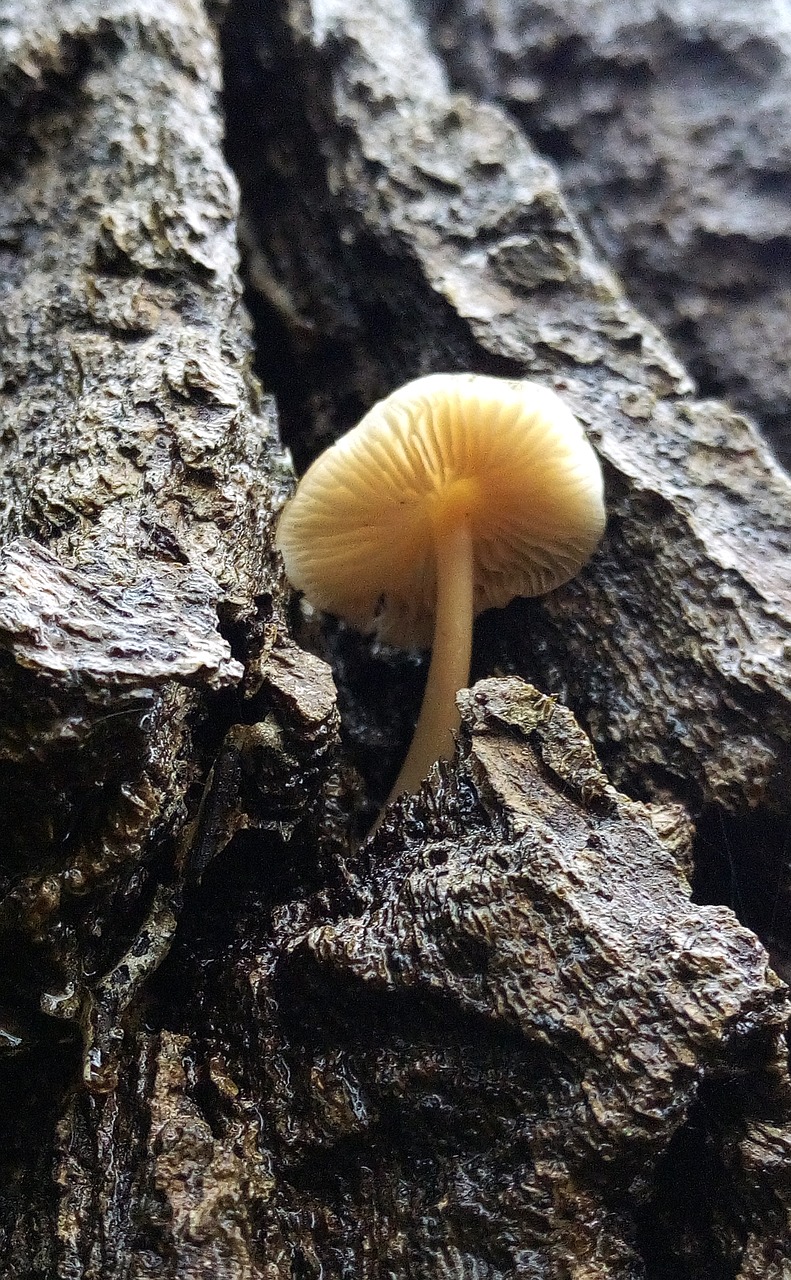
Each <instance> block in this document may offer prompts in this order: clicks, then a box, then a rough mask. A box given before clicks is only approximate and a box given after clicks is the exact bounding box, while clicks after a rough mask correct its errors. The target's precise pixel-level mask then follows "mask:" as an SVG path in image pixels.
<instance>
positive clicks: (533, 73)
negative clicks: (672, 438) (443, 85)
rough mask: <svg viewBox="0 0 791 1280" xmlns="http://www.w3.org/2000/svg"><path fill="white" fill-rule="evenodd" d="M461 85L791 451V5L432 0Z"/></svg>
mask: <svg viewBox="0 0 791 1280" xmlns="http://www.w3.org/2000/svg"><path fill="white" fill-rule="evenodd" d="M421 7H422V10H423V12H425V13H426V15H427V16H428V17H429V19H430V21H431V23H432V28H433V30H434V34H435V38H436V40H437V43H438V45H439V47H440V48H441V49H442V50H443V52H444V53H445V54H446V55H447V56H448V59H449V62H450V65H451V67H452V70H453V75H454V79H455V82H456V83H457V84H459V85H463V86H465V87H466V88H468V89H471V90H473V91H474V92H476V93H478V94H482V95H483V96H484V97H487V98H490V99H497V100H499V101H501V102H503V103H504V104H505V105H506V106H507V107H508V109H509V111H510V112H511V113H512V114H513V116H514V117H515V118H516V119H517V120H519V121H520V123H521V124H522V125H523V126H524V127H525V128H526V129H527V130H528V132H529V134H530V136H531V137H532V138H534V139H535V141H536V143H537V145H538V146H539V147H540V148H541V149H542V150H543V151H544V152H545V153H546V154H548V155H551V156H552V157H553V159H554V160H555V161H556V163H557V165H558V167H559V169H560V173H561V175H562V180H563V185H564V188H565V190H566V192H567V194H568V196H569V200H570V201H571V203H572V205H573V207H574V208H575V209H576V211H577V212H578V213H579V215H580V216H581V218H582V219H583V221H584V222H585V223H586V225H587V227H588V228H589V229H590V231H591V233H592V234H593V236H594V238H595V239H596V241H597V242H598V244H599V245H600V246H601V248H602V250H603V251H604V253H606V254H607V256H608V257H609V259H610V261H611V262H613V263H614V265H615V266H616V267H617V268H618V270H619V271H620V272H622V274H623V276H624V279H625V281H626V283H627V289H628V291H629V294H630V296H631V297H632V298H633V299H634V300H635V301H636V302H637V303H638V304H639V305H640V306H641V307H642V308H643V309H644V310H645V312H646V314H647V315H649V316H650V317H651V318H652V319H653V320H655V321H656V322H657V323H658V324H660V325H661V326H662V327H663V328H664V330H665V331H666V332H667V333H668V334H669V335H670V336H671V338H672V340H673V342H674V344H675V346H676V349H677V350H678V351H679V352H680V353H682V355H683V357H684V359H685V360H686V361H687V363H688V365H689V367H690V368H691V370H692V372H693V373H694V374H695V376H696V377H697V378H698V379H699V381H700V383H701V385H702V386H703V387H704V388H705V389H706V391H707V392H709V393H711V392H714V393H716V394H720V395H722V394H725V395H727V396H728V397H729V398H730V399H731V400H732V401H733V402H734V403H735V404H736V405H738V406H739V407H741V408H745V409H748V410H749V411H751V412H753V413H755V414H756V415H757V416H758V419H759V421H760V422H761V423H762V424H763V426H764V428H765V431H766V434H767V436H768V438H769V439H770V441H771V442H772V444H773V447H774V448H775V449H776V451H777V453H778V456H780V457H781V458H782V459H783V461H784V462H785V464H786V465H787V466H788V465H789V463H791V431H789V427H788V423H789V417H791V390H790V388H791V358H790V357H789V352H791V277H790V275H789V244H791V211H790V208H789V199H788V197H789V169H790V168H791V143H790V142H789V138H790V137H791V88H790V87H789V84H790V81H789V73H790V72H791V9H789V6H788V5H787V4H786V3H778V0H757V3H750V4H749V5H748V4H745V3H744V2H743V0H730V3H724V2H723V0H683V2H681V3H680V2H679V0H672V2H671V3H664V2H663V0H633V2H631V3H628V4H626V3H623V0H605V2H604V3H600V2H597V3H593V2H592V0H541V3H532V2H531V0H507V3H505V2H502V0H449V2H448V0H424V3H423V4H422V6H421Z"/></svg>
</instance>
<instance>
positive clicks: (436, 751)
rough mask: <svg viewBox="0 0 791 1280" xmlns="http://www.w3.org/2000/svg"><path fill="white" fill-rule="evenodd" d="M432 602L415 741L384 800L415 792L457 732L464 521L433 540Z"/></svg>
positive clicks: (467, 647) (468, 568)
mask: <svg viewBox="0 0 791 1280" xmlns="http://www.w3.org/2000/svg"><path fill="white" fill-rule="evenodd" d="M434 550H435V555H436V566H437V602H436V614H435V622H434V647H433V649H432V653H431V666H430V667H429V670H428V680H427V681H426V691H425V693H424V695H423V705H422V707H421V708H420V715H419V717H418V722H417V725H416V727H415V736H414V737H413V739H412V745H411V746H410V748H409V751H408V752H407V757H406V760H405V761H404V763H403V765H402V768H401V772H400V773H399V775H398V778H397V779H396V782H395V785H394V787H393V789H392V791H391V792H390V795H389V797H388V800H394V799H395V797H396V796H398V795H400V794H401V793H402V791H416V790H417V788H418V786H419V784H420V782H421V781H422V780H423V778H425V776H426V774H427V773H428V771H429V769H430V768H431V766H432V764H434V763H435V761H437V760H448V759H450V757H451V755H452V754H453V749H454V743H453V731H454V729H458V727H459V712H458V709H457V707H456V694H457V693H458V691H459V689H463V688H464V687H465V686H466V685H467V683H468V681H469V678H470V658H471V656H472V618H473V555H472V534H471V531H470V523H469V520H468V519H467V518H466V517H462V518H461V519H456V520H453V521H452V522H451V523H450V524H449V525H448V526H447V527H443V526H442V525H441V524H440V523H438V524H437V526H436V530H435V535H434Z"/></svg>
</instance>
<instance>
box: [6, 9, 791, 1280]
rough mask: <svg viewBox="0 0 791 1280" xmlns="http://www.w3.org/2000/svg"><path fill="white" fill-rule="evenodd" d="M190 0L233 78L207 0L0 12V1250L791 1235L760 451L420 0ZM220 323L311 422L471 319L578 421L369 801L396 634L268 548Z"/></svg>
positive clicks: (429, 1249)
mask: <svg viewBox="0 0 791 1280" xmlns="http://www.w3.org/2000/svg"><path fill="white" fill-rule="evenodd" d="M214 16H215V18H222V20H223V33H222V44H223V52H224V59H225V90H224V100H223V102H222V103H221V101H220V98H219V88H220V81H219V53H218V36H217V33H216V32H215V30H214V29H213V28H212V27H211V26H210V24H209V22H208V20H207V18H206V16H205V14H204V13H203V12H202V10H201V9H200V7H199V6H198V5H197V4H196V3H195V2H194V0H171V3H169V4H167V5H164V6H163V5H161V4H157V5H154V4H153V3H149V2H148V0H117V2H116V3H114V4H113V5H111V6H108V5H107V4H105V3H102V4H99V3H98V2H97V3H92V2H91V0H80V2H75V3H70V4H64V5H62V6H60V7H59V9H58V13H57V17H56V18H55V19H53V15H52V13H51V12H50V6H48V5H47V4H44V3H41V4H38V5H37V4H27V5H25V6H22V5H18V6H17V5H16V4H13V3H10V2H8V0H7V3H6V4H5V6H4V9H3V12H2V18H3V22H2V25H0V39H1V40H2V62H1V63H0V136H2V140H3V173H2V197H1V198H0V211H1V212H0V219H1V220H2V221H1V222H0V228H1V230H0V245H1V246H2V265H3V272H2V280H0V289H2V291H3V307H2V310H1V311H0V327H1V329H2V350H0V377H1V378H2V414H3V434H2V447H3V450H4V466H3V471H2V478H1V479H0V485H1V486H2V493H3V499H2V507H1V508H0V510H1V512H2V547H1V548H0V680H1V681H2V691H3V695H4V696H3V699H2V708H3V710H2V716H0V770H1V771H2V780H3V787H2V791H1V794H2V803H3V830H4V837H5V838H4V842H3V847H2V854H1V855H0V954H1V955H2V967H1V968H0V974H1V975H2V976H0V1054H1V1055H2V1056H0V1076H1V1077H2V1081H3V1088H2V1091H0V1092H2V1096H3V1104H2V1112H1V1113H0V1131H2V1132H3V1135H4V1144H3V1154H2V1157H1V1159H2V1167H3V1178H2V1190H0V1259H1V1260H2V1262H1V1263H0V1268H1V1269H2V1271H3V1274H4V1275H8V1276H9V1277H12V1278H15V1280H16V1278H18V1280H22V1278H23V1277H24V1278H25V1280H26V1278H27V1277H42V1278H43V1277H47V1280H49V1277H63V1278H64V1280H65V1278H67V1277H68V1280H77V1278H80V1280H81V1278H83V1277H84V1278H85V1280H88V1278H91V1280H98V1278H100V1277H101V1278H102V1280H104V1278H105V1277H107V1278H108V1280H115V1278H116V1277H118V1280H121V1277H124V1278H126V1277H135V1278H137V1277H141V1278H145V1277H151V1278H152V1280H153V1278H154V1277H163V1276H168V1277H174V1278H175V1277H186V1278H189V1277H193V1276H194V1277H196V1278H197V1277H198V1276H204V1275H207V1274H210V1275H212V1276H214V1277H220V1278H223V1277H228V1278H229V1280H230V1278H234V1280H235V1278H237V1277H251V1278H255V1277H261V1278H262V1280H263V1278H265V1280H277V1278H278V1277H284V1278H285V1277H308V1276H314V1275H315V1276H320V1275H324V1276H338V1277H357V1276H360V1277H362V1276H370V1277H378V1276H385V1275H388V1276H410V1275H431V1276H446V1275H447V1276H473V1275H474V1276H485V1277H489V1278H490V1280H495V1278H496V1277H503V1278H505V1277H511V1276H516V1275H520V1276H535V1277H546V1278H547V1280H549V1278H550V1277H553V1278H554V1277H557V1276H570V1277H571V1276H573V1277H577V1278H581V1277H591V1278H593V1277H596V1278H598V1277H601V1278H602V1280H605V1278H607V1277H619V1278H620V1277H623V1278H626V1277H629V1278H632V1277H634V1280H637V1278H638V1277H656V1278H659V1277H670V1276H673V1277H679V1278H681V1280H685V1278H686V1277H689V1280H699V1278H700V1280H708V1277H711V1278H712V1280H714V1278H715V1277H717V1278H719V1277H723V1276H729V1277H739V1278H740V1280H748V1278H750V1280H751V1278H753V1277H755V1280H758V1277H761V1278H762V1280H763V1278H764V1277H769V1278H773V1277H781V1276H783V1275H784V1274H785V1271H784V1268H786V1267H787V1261H786V1260H787V1256H788V1239H789V1215H790V1214H791V1174H790V1173H789V1170H790V1169H791V1089H790V1088H789V1079H788V1061H787V1045H786V1029H787V1023H788V1014H789V1007H788V1002H787V993H786V988H785V986H784V985H783V983H782V981H781V980H780V978H779V977H778V976H777V974H776V972H775V969H774V968H773V967H771V965H770V960H769V956H768V954H767V951H766V950H765V949H764V945H762V944H767V945H769V946H770V947H771V950H772V959H773V962H774V966H775V968H776V969H780V970H782V969H783V968H784V966H785V964H786V962H787V956H788V954H789V936H790V921H789V911H788V905H787V903H788V887H789V886H788V871H787V863H786V859H785V857H784V854H783V833H784V832H785V831H786V830H787V822H788V795H789V785H788V784H789V781H790V780H791V778H790V776H789V775H791V748H790V747H789V739H790V738H791V730H790V729H789V724H791V717H789V692H788V690H789V688H790V687H791V682H789V678H788V677H789V664H790V663H791V626H790V625H789V624H790V620H791V598H790V597H791V590H790V588H789V568H788V566H789V556H788V551H789V544H790V543H791V536H790V535H789V510H791V508H789V502H788V500H789V496H791V485H790V484H789V481H788V478H787V476H786V475H785V473H784V472H783V471H782V470H780V468H779V467H778V466H777V465H776V464H775V463H774V461H773V459H772V457H771V455H770V454H769V453H768V451H767V449H766V447H765V446H764V444H763V443H762V441H761V438H760V437H759V435H758V434H757V433H756V431H755V429H754V428H753V427H752V426H751V425H750V423H748V422H747V421H745V420H744V419H743V418H741V417H739V416H738V414H736V413H735V412H734V411H733V410H732V409H731V408H729V407H728V406H727V405H725V404H722V403H715V402H713V401H702V400H700V399H697V398H695V396H694V394H693V390H692V386H691V383H690V381H689V378H688V376H687V374H686V372H685V370H684V368H683V367H682V366H681V365H680V364H679V363H678V360H677V358H676V356H675V355H674V354H673V353H672V352H671V350H670V349H669V347H668V346H667V345H666V342H665V340H664V338H663V337H662V335H661V334H660V333H659V332H658V331H657V330H656V329H655V328H654V327H653V326H652V324H651V323H650V322H649V321H648V320H646V319H645V318H644V316H643V315H642V314H641V313H639V312H638V311H636V310H635V309H634V307H633V305H632V303H631V302H630V301H628V300H627V298H626V296H625V294H624V292H623V290H622V288H621V285H620V284H619V282H618V280H617V279H616V278H615V276H613V274H612V273H611V271H610V268H609V266H608V265H607V263H606V262H605V261H604V259H603V258H602V257H601V256H600V255H598V254H597V253H596V252H595V251H594V250H593V249H592V248H591V245H590V243H589V242H588V241H587V240H586V239H585V237H584V234H583V233H582V232H581V231H580V229H579V226H578V225H577V223H576V222H575V220H574V218H573V216H572V214H571V213H570V212H569V210H568V207H567V205H566V203H565V198H564V195H563V192H562V188H561V185H560V183H559V181H558V177H557V175H556V172H555V171H554V169H553V168H552V167H550V165H549V164H547V162H546V161H545V160H544V159H543V158H541V156H540V155H539V154H538V153H537V152H536V151H535V150H533V149H532V147H531V145H530V143H529V141H528V138H527V136H526V134H525V133H524V132H523V131H522V130H521V129H520V128H519V127H518V126H517V125H516V124H514V122H513V120H511V119H509V117H508V116H507V115H506V114H505V113H504V112H502V111H501V110H500V109H499V107H497V106H495V105H491V104H483V103H481V102H480V101H478V100H476V99H475V98H469V97H464V96H459V95H458V94H456V93H454V92H453V90H452V88H451V87H450V85H449V82H448V79H447V75H446V72H445V70H444V67H443V66H442V64H441V62H440V61H439V59H438V57H437V55H436V53H435V52H433V51H432V48H431V47H430V43H429V37H428V34H427V31H426V29H425V28H424V27H423V26H422V25H421V24H420V22H419V21H418V20H417V19H416V18H415V15H414V14H413V12H412V11H411V10H410V9H409V7H408V6H407V5H406V3H401V0H397V2H396V3H393V2H392V0H390V3H388V4H386V5H385V4H381V5H380V4H379V3H372V4H370V5H368V6H365V7H362V6H360V5H353V4H351V3H347V0H315V2H314V3H313V4H310V3H307V2H305V0H293V2H289V0H283V3H282V4H280V5H272V4H264V3H261V4H259V3H257V2H254V0H245V2H244V3H242V2H241V0H238V2H237V3H235V4H232V5H231V6H230V7H229V8H227V9H226V10H224V11H223V12H221V13H216V12H215V14H214ZM446 20H447V21H450V19H449V18H447V15H446ZM454 20H455V19H454ZM462 29H463V28H462V25H461V24H460V26H459V30H462ZM222 107H224V112H225V121H226V124H225V129H226V134H225V148H226V155H227V159H228V160H230V162H231V164H232V166H233V168H234V170H235V171H236V175H237V177H238V180H239V182H240V186H241V207H242V210H243V212H242V213H241V215H239V202H238V196H237V190H236V186H235V182H234V179H233V177H232V176H231V171H230V170H229V168H228V165H227V161H226V159H224V158H223V154H222V150H221V139H222V110H221V108H222ZM237 230H239V232H240V237H241V240H242V243H243V245H244V249H245V255H246V263H245V268H244V274H245V277H246V280H247V301H248V303H249V307H250V310H251V312H252V314H253V316H254V320H255V350H254V348H253V343H252V340H251V335H250V330H249V327H248V322H247V319H246V312H245V309H244V307H243V306H242V304H241V298H240V288H241V286H240V271H239V264H238V259H237V251H236V236H237ZM632 296H637V295H636V294H633V295H632ZM254 353H255V360H256V367H257V370H258V373H259V375H260V376H261V378H262V380H263V383H264V386H265V388H266V390H267V392H268V393H274V397H275V400H276V403H277V409H278V412H279V418H280V428H281V432H282V436H283V439H284V440H285V442H286V443H287V444H288V445H289V446H290V448H291V451H292V453H293V457H294V459H295V462H296V465H297V468H298V469H302V468H303V467H304V466H305V465H306V464H307V462H308V461H309V460H310V459H311V458H312V457H313V456H315V453H316V452H317V451H318V450H319V449H320V448H321V447H323V445H324V444H326V443H327V442H329V440H331V439H333V438H335V437H336V436H337V434H338V433H339V432H340V431H342V430H343V429H345V428H346V427H347V426H349V425H351V424H352V423H353V422H354V421H355V420H356V418H357V416H358V415H359V413H360V412H361V411H362V410H363V409H365V408H367V407H368V406H369V405H370V404H371V403H372V401H373V400H374V399H376V398H377V397H378V396H379V395H381V394H384V393H385V392H387V391H389V390H390V389H392V387H394V386H396V385H398V384H399V383H400V382H403V381H405V380H406V379H407V378H409V377H410V376H415V375H417V374H419V373H424V372H431V371H434V370H453V369H461V368H467V369H472V370H476V371H481V372H489V373H496V374H502V375H504V376H508V377H520V376H523V375H529V376H532V377H538V378H541V379H542V380H544V381H546V382H548V383H549V384H551V385H553V386H554V387H556V388H557V389H558V390H560V391H561V393H562V394H563V395H565V396H566V397H567V398H568V400H569V402H570V403H571V404H572V406H573V407H574V408H575V410H576V411H577V413H578V414H579V416H580V417H581V419H582V420H583V421H584V423H585V425H586V427H587V428H588V430H589V433H590V436H591V439H592V440H593V441H594V443H595V445H596V447H597V448H598V450H599V452H600V455H601V457H602V460H603V464H604V466H605V471H606V482H607V490H608V511H609V525H608V533H607V536H606V539H605V543H604V545H603V547H602V549H601V551H600V553H599V554H598V555H597V557H596V559H595V560H594V562H593V563H592V564H591V565H590V566H589V568H588V569H587V570H586V571H585V573H584V574H583V575H582V576H581V577H580V578H579V579H578V580H577V582H575V583H573V584H571V585H570V586H568V587H567V588H564V589H563V590H562V591H560V592H557V593H555V594H554V595H553V596H552V597H549V598H548V599H546V600H544V601H540V602H527V601H521V602H517V603H516V604H515V605H513V606H511V607H510V608H509V609H508V610H506V611H504V612H503V613H501V614H498V615H497V617H496V618H495V617H494V616H492V617H484V618H482V619H481V620H480V623H479V626H478V629H477V632H476V656H475V665H476V670H475V673H474V674H475V675H476V676H478V677H485V678H483V679H479V680H478V682H477V683H476V684H475V685H474V686H473V688H472V689H471V690H470V691H464V692H463V693H462V694H461V695H460V706H461V711H462V728H461V733H460V742H459V751H458V754H457V757H456V759H455V760H454V761H453V762H452V763H451V764H450V765H447V766H444V765H443V766H442V767H441V768H439V769H437V770H435V772H434V774H433V775H432V777H431V778H430V779H429V780H428V782H427V783H426V785H425V786H424V788H423V790H422V792H421V793H420V795H419V796H417V797H414V798H411V799H407V800H403V801H400V802H399V803H398V804H396V805H394V806H392V807H391V809H390V810H389V811H388V813H387V814H386V815H385V817H384V820H383V822H382V824H381V826H380V827H379V829H378V830H377V832H376V835H375V836H374V837H373V838H372V839H370V840H368V841H365V840H364V839H362V837H363V836H364V833H365V831H366V829H367V825H368V824H369V823H370V821H371V818H372V817H373V815H374V814H375V813H376V808H377V802H378V801H379V800H380V799H381V797H382V795H384V794H385V793H386V791H387V787H388V784H389V782H390V781H391V779H392V776H393V774H394V772H395V770H396V768H397V766H398V763H399V757H400V754H401V752H402V751H403V749H404V746H405V742H406V738H407V736H408V731H409V722H410V718H411V717H412V713H413V710H414V707H415V705H416V702H417V700H418V698H419V691H420V685H421V680H422V678H423V672H424V663H423V661H422V660H421V659H419V658H418V657H417V656H416V655H397V654H395V653H391V652H387V651H384V650H382V649H377V648H376V647H373V648H372V646H371V643H370V641H369V640H366V639H364V638H361V637H355V636H354V635H353V634H352V633H350V632H349V631H348V630H345V629H344V628H342V627H341V626H340V625H338V624H336V623H333V622H332V621H331V620H322V619H317V618H315V617H312V616H310V615H309V614H308V612H307V611H306V610H304V609H300V607H299V604H298V602H296V601H294V600H293V599H292V597H291V595H290V594H289V592H288V590H287V587H286V584H285V583H284V581H283V578H282V574H281V571H280V568H279V565H278V561H277V557H276V556H275V554H274V552H273V550H272V533H273V529H274V523H275V520H276V515H277V511H278V508H279V506H280V504H281V503H282V501H283V499H284V497H285V495H286V494H287V492H288V491H289V487H290V484H291V479H290V475H289V471H288V467H287V462H286V460H285V459H284V456H283V453H282V451H281V448H280V444H279V441H278V436H277V432H276V426H275V414H274V406H273V403H272V400H270V399H269V398H267V397H264V396H262V393H261V391H260V388H259V384H258V382H257V380H256V377H255V376H254V374H253V369H252V359H253V354H254ZM696 830H697V835H696ZM739 836H740V838H737V837H739ZM723 868H725V869H727V871H728V873H729V875H730V877H731V879H732V881H733V882H734V884H736V885H737V887H738V888H739V890H740V891H739V892H737V891H736V890H734V888H733V884H730V885H725V886H723V885H722V884H721V878H722V874H723ZM690 878H693V879H694V882H695V884H696V886H697V892H696V894H695V895H693V894H692V892H691V889H690ZM748 883H749V885H750V889H749V896H748V893H747V885H748ZM693 896H694V897H695V898H696V900H695V901H693ZM731 907H736V908H737V909H738V910H739V912H740V914H741V917H742V919H741V920H739V919H737V916H736V914H734V911H732V910H731V909H730V908H731ZM747 924H749V925H752V926H754V928H756V929H757V932H758V935H760V936H757V935H756V933H755V932H752V931H750V929H748V928H747V927H746V925H747Z"/></svg>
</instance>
